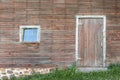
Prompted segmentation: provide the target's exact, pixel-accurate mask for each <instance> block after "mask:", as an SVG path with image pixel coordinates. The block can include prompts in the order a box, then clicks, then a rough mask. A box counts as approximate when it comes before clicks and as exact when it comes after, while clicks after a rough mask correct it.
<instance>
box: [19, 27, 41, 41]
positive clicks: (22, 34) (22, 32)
mask: <svg viewBox="0 0 120 80" xmlns="http://www.w3.org/2000/svg"><path fill="white" fill-rule="evenodd" d="M27 28H28V29H29V28H37V29H38V32H37V41H36V42H24V40H23V37H24V29H27ZM40 32H41V28H40V26H38V25H30V26H29V25H22V26H20V29H19V41H20V43H40Z"/></svg>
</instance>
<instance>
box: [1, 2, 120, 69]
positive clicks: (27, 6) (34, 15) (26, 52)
mask: <svg viewBox="0 0 120 80" xmlns="http://www.w3.org/2000/svg"><path fill="white" fill-rule="evenodd" d="M75 15H106V17H107V63H111V62H117V61H120V49H119V48H120V0H0V67H10V66H11V67H22V66H27V67H30V66H64V65H70V64H71V63H72V62H74V61H75V25H76V21H75ZM20 25H40V26H41V42H40V44H21V43H20V42H19V26H20ZM43 64H44V65H43Z"/></svg>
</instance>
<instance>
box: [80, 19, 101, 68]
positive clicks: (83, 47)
mask: <svg viewBox="0 0 120 80" xmlns="http://www.w3.org/2000/svg"><path fill="white" fill-rule="evenodd" d="M78 57H79V60H78V65H79V66H83V67H100V66H103V19H102V18H81V19H79V20H78Z"/></svg>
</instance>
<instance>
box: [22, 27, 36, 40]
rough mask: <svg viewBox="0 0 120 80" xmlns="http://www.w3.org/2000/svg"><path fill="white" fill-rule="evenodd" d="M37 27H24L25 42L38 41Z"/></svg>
mask: <svg viewBox="0 0 120 80" xmlns="http://www.w3.org/2000/svg"><path fill="white" fill-rule="evenodd" d="M37 31H38V29H37V28H28V29H24V37H23V41H24V42H36V41H37Z"/></svg>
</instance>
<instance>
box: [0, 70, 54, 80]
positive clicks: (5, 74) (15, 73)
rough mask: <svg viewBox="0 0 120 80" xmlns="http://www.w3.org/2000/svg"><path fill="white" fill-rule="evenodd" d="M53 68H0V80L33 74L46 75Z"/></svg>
mask: <svg viewBox="0 0 120 80" xmlns="http://www.w3.org/2000/svg"><path fill="white" fill-rule="evenodd" d="M53 69H54V68H0V80H2V79H3V78H7V79H10V77H20V76H25V75H31V74H32V73H33V72H36V73H40V74H46V73H49V72H50V71H51V70H53Z"/></svg>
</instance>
